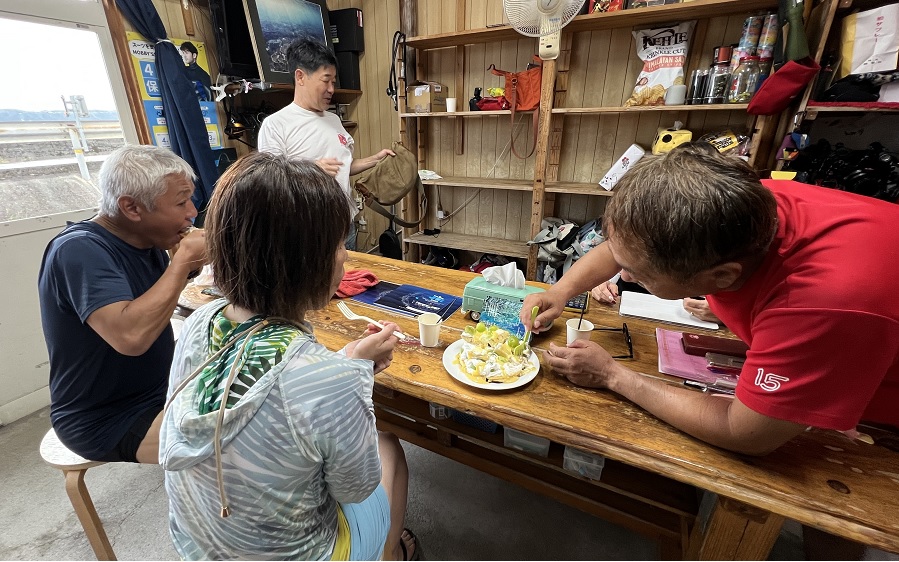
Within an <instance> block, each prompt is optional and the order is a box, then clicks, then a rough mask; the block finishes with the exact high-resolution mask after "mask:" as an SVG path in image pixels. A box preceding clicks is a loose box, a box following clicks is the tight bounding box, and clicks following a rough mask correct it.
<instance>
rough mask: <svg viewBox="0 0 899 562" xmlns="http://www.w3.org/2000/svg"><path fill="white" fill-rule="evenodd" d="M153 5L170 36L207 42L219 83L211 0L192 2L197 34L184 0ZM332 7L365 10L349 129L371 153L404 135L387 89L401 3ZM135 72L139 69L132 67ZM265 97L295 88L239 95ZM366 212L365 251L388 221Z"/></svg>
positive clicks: (254, 101)
mask: <svg viewBox="0 0 899 562" xmlns="http://www.w3.org/2000/svg"><path fill="white" fill-rule="evenodd" d="M153 4H154V5H155V6H156V10H157V11H158V12H159V16H160V18H161V19H162V22H163V24H164V25H165V28H166V30H167V31H168V33H169V36H170V37H177V38H187V39H193V40H196V41H203V42H204V43H205V45H206V53H207V56H208V58H209V65H210V72H209V74H210V76H212V77H213V82H215V77H216V75H217V74H218V57H217V50H216V44H215V36H214V35H213V30H212V29H213V28H212V21H211V18H210V15H209V8H208V5H207V4H206V2H203V3H202V4H204V5H203V6H201V5H199V4H198V2H197V1H196V0H191V1H190V6H191V8H190V12H189V14H190V17H191V18H192V21H193V24H194V29H195V32H194V35H188V33H187V28H186V27H187V26H186V25H185V20H184V17H183V15H182V9H181V5H182V2H181V1H180V0H153ZM328 7H329V8H330V9H332V10H339V9H343V8H353V7H357V8H361V9H362V11H363V26H364V30H365V52H364V53H362V55H361V56H360V73H361V79H362V92H363V94H362V96H360V97H358V98H355V99H354V100H353V101H351V102H350V119H351V120H353V121H356V122H357V123H358V126H357V127H356V128H355V129H353V130H350V131H349V133H350V134H352V135H353V138H354V139H355V141H356V156H357V157H360V158H361V157H365V156H369V155H370V154H373V153H375V152H377V151H378V150H380V149H381V148H388V147H390V145H391V143H392V142H393V140H398V139H399V120H398V118H397V115H396V113H395V112H394V111H393V103H392V102H391V100H390V99H389V98H388V97H387V95H386V94H385V93H384V90H385V89H386V87H387V77H388V74H389V71H390V66H389V64H390V63H389V61H390V55H391V40H392V38H393V32H394V31H396V30H398V29H399V3H398V2H396V1H387V2H385V1H383V0H329V2H328ZM123 24H124V27H125V29H126V30H128V31H132V30H134V27H133V26H132V25H131V24H130V23H129V22H128V21H127V20H123ZM129 71H130V72H133V71H131V70H130V69H129ZM263 100H265V101H267V102H268V103H270V104H271V105H272V106H274V107H275V108H276V109H277V108H280V107H283V106H284V105H286V104H287V103H290V101H291V100H292V93H291V92H251V93H250V95H248V96H242V95H241V96H238V98H237V99H236V101H237V102H238V103H244V104H248V106H249V107H255V106H257V105H258V104H260V103H261V102H262V101H263ZM218 108H219V122H220V123H221V124H222V128H224V126H225V123H226V120H225V115H224V111H223V110H222V107H221V104H219V106H218ZM135 120H136V121H138V122H140V121H143V120H144V117H143V115H139V116H136V117H135ZM146 140H147V139H145V141H146ZM246 140H248V141H249V142H250V143H252V144H255V138H254V137H253V136H252V135H250V136H248V137H247V139H246ZM223 144H224V145H225V146H231V147H234V148H237V150H238V153H239V154H245V153H247V152H248V151H249V150H250V149H249V148H248V147H247V146H246V145H244V144H241V143H239V142H237V141H231V140H228V139H223ZM364 216H365V220H366V222H368V226H367V232H364V233H360V234H359V239H358V248H359V249H360V250H363V251H365V250H369V249H371V248H372V247H374V246H375V245H377V243H378V236H380V234H381V232H383V231H384V229H386V228H387V220H386V219H384V218H383V217H381V216H380V215H377V214H375V213H372V212H371V211H369V210H368V209H366V210H365V211H364Z"/></svg>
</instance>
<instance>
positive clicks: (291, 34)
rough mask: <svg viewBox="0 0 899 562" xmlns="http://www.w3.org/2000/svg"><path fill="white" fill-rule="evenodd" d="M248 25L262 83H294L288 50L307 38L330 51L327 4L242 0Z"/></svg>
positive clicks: (323, 0) (320, 0)
mask: <svg viewBox="0 0 899 562" xmlns="http://www.w3.org/2000/svg"><path fill="white" fill-rule="evenodd" d="M243 2H244V6H245V8H246V16H247V19H248V20H249V21H250V24H251V25H250V27H251V30H252V33H251V35H250V37H251V39H252V40H253V45H254V47H255V48H254V49H253V52H254V53H255V55H256V63H257V66H258V69H259V77H260V78H262V80H264V81H265V82H274V83H286V84H292V83H293V72H292V71H291V69H289V68H288V67H287V47H288V46H289V45H290V44H291V43H292V42H294V41H295V40H297V39H300V38H303V37H308V38H310V39H313V40H316V41H319V42H321V43H322V44H323V45H327V46H328V48H330V49H333V48H334V47H333V45H332V43H331V34H330V28H331V26H330V22H329V21H328V6H327V4H326V0H312V1H307V0H243Z"/></svg>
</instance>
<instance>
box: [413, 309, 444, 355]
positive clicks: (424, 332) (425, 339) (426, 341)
mask: <svg viewBox="0 0 899 562" xmlns="http://www.w3.org/2000/svg"><path fill="white" fill-rule="evenodd" d="M442 322H443V319H442V318H440V315H439V314H434V313H433V312H425V313H424V314H421V315H419V317H418V340H419V341H420V342H421V345H423V346H425V347H437V344H438V343H440V325H441V324H442Z"/></svg>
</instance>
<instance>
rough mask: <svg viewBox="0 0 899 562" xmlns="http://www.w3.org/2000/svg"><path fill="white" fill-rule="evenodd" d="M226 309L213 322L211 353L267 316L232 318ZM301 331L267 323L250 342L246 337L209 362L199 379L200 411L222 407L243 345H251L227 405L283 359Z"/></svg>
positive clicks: (243, 358) (248, 346)
mask: <svg viewBox="0 0 899 562" xmlns="http://www.w3.org/2000/svg"><path fill="white" fill-rule="evenodd" d="M223 311H224V309H222V311H219V312H218V313H217V314H216V315H215V316H214V317H213V319H212V322H210V325H209V331H210V334H209V352H210V353H215V352H217V351H218V350H220V349H221V348H222V347H223V346H225V345H227V344H229V343H231V336H233V335H234V334H239V333H240V332H242V331H244V330H245V329H247V328H251V327H253V326H254V325H256V324H258V323H259V322H261V321H262V319H263V318H262V316H254V317H253V318H250V319H249V320H247V321H246V322H240V323H238V322H233V321H231V320H228V318H226V317H225V315H224V314H223ZM300 333H301V331H300V330H299V329H298V328H296V327H295V326H291V325H288V324H272V325H270V326H266V327H265V328H263V329H261V330H259V331H258V332H256V333H255V334H253V335H252V336H250V341H249V342H246V341H243V339H242V340H241V341H238V342H237V343H236V344H235V345H234V346H232V347H231V349H229V350H228V351H227V352H225V353H224V354H223V355H222V356H221V357H219V358H218V359H216V360H215V361H214V362H212V363H210V364H209V365H207V366H206V368H205V369H203V372H202V373H200V376H199V377H198V382H197V385H198V390H199V394H200V397H199V404H198V409H199V412H200V414H208V413H210V412H214V411H215V410H217V409H219V408H220V407H221V397H222V393H223V392H224V387H225V381H226V380H227V378H228V373H230V372H231V367H232V365H234V358H235V357H236V356H237V353H238V351H239V350H240V348H241V347H244V346H247V349H246V351H244V354H243V357H242V358H241V365H240V366H239V367H238V373H237V376H236V377H235V378H234V382H233V383H232V384H231V390H230V392H229V393H228V400H227V403H226V407H227V408H231V407H233V406H234V405H235V404H237V402H238V401H239V400H240V399H241V397H242V396H243V395H244V394H246V393H247V391H249V390H250V388H252V386H253V385H254V384H255V383H256V381H258V380H259V379H260V378H262V376H263V375H265V373H267V372H269V371H270V370H271V369H272V367H274V366H275V365H277V364H278V363H280V362H281V359H282V358H283V357H284V352H285V350H287V347H288V346H289V345H290V342H292V341H293V340H294V338H296V337H297V336H298V335H300Z"/></svg>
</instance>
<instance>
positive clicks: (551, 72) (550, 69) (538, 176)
mask: <svg viewBox="0 0 899 562" xmlns="http://www.w3.org/2000/svg"><path fill="white" fill-rule="evenodd" d="M555 84H556V61H554V60H546V61H543V75H542V77H541V83H540V117H539V120H538V121H537V148H536V150H535V153H534V192H533V195H532V198H531V231H530V236H529V238H528V239H529V240H533V239H534V236H536V235H537V233H538V232H540V223H541V221H542V220H543V204H544V201H545V197H546V164H547V152H548V150H547V149H548V147H549V127H550V123H551V121H552V111H551V108H552V106H553V90H554V89H555ZM527 278H528V279H530V280H532V281H533V280H534V279H536V278H537V246H536V244H535V245H533V246H531V247H530V252H529V253H528V267H527Z"/></svg>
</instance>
